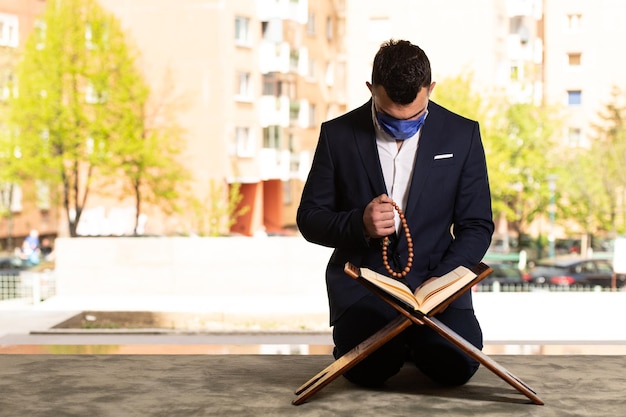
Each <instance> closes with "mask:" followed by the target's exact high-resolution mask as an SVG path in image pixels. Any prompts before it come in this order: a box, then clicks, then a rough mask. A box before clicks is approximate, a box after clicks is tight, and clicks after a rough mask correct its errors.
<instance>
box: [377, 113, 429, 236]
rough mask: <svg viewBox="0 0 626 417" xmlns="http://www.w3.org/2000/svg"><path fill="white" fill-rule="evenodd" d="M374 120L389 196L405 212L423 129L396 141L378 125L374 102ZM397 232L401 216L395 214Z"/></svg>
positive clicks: (381, 164)
mask: <svg viewBox="0 0 626 417" xmlns="http://www.w3.org/2000/svg"><path fill="white" fill-rule="evenodd" d="M372 118H373V119H374V126H376V146H377V148H378V156H379V158H380V166H381V167H382V170H383V177H384V179H385V186H386V187H387V195H388V196H389V197H390V198H391V199H392V200H393V201H395V202H396V204H397V205H398V206H399V207H400V208H401V209H402V211H404V209H405V208H406V203H407V200H408V198H409V188H410V186H411V178H412V177H413V167H414V166H415V157H416V155H417V148H418V144H419V138H420V135H421V132H422V128H421V127H420V129H419V130H418V131H417V133H415V135H413V136H412V137H410V138H408V139H404V140H402V141H401V142H398V141H396V139H394V138H392V137H391V136H390V135H389V134H388V133H387V132H385V131H384V130H383V129H382V128H381V127H380V125H379V124H378V119H377V118H376V109H375V107H374V103H373V101H372ZM395 223H396V231H397V232H399V230H400V216H399V215H398V213H397V212H396V213H395Z"/></svg>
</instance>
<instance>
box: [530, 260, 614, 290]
mask: <svg viewBox="0 0 626 417" xmlns="http://www.w3.org/2000/svg"><path fill="white" fill-rule="evenodd" d="M528 274H529V277H530V281H531V282H532V283H534V284H537V285H562V286H596V285H599V286H602V287H607V288H609V287H611V280H612V277H613V266H612V265H611V262H609V261H608V260H606V259H583V258H578V257H575V258H572V257H566V258H554V259H544V260H540V261H538V262H537V263H536V264H535V266H534V267H532V268H531V269H530V270H529V271H528ZM623 285H624V284H623V283H621V284H620V282H619V280H618V283H617V286H618V287H621V286H623Z"/></svg>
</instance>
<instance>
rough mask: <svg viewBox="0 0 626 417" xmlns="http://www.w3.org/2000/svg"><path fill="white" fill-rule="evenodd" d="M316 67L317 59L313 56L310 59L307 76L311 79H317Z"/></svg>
mask: <svg viewBox="0 0 626 417" xmlns="http://www.w3.org/2000/svg"><path fill="white" fill-rule="evenodd" d="M316 67H317V61H316V60H315V59H313V58H311V59H310V60H309V69H308V71H307V78H308V79H309V80H315V77H316V73H317V71H316Z"/></svg>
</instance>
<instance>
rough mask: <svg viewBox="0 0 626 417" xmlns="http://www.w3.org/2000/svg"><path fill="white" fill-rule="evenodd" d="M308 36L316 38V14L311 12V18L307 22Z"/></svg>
mask: <svg viewBox="0 0 626 417" xmlns="http://www.w3.org/2000/svg"><path fill="white" fill-rule="evenodd" d="M306 34H307V35H309V36H315V13H313V12H309V18H308V19H307V21H306Z"/></svg>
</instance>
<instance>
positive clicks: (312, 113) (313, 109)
mask: <svg viewBox="0 0 626 417" xmlns="http://www.w3.org/2000/svg"><path fill="white" fill-rule="evenodd" d="M316 110H317V108H316V106H315V104H309V127H315V126H317V117H316V115H315V112H316Z"/></svg>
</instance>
